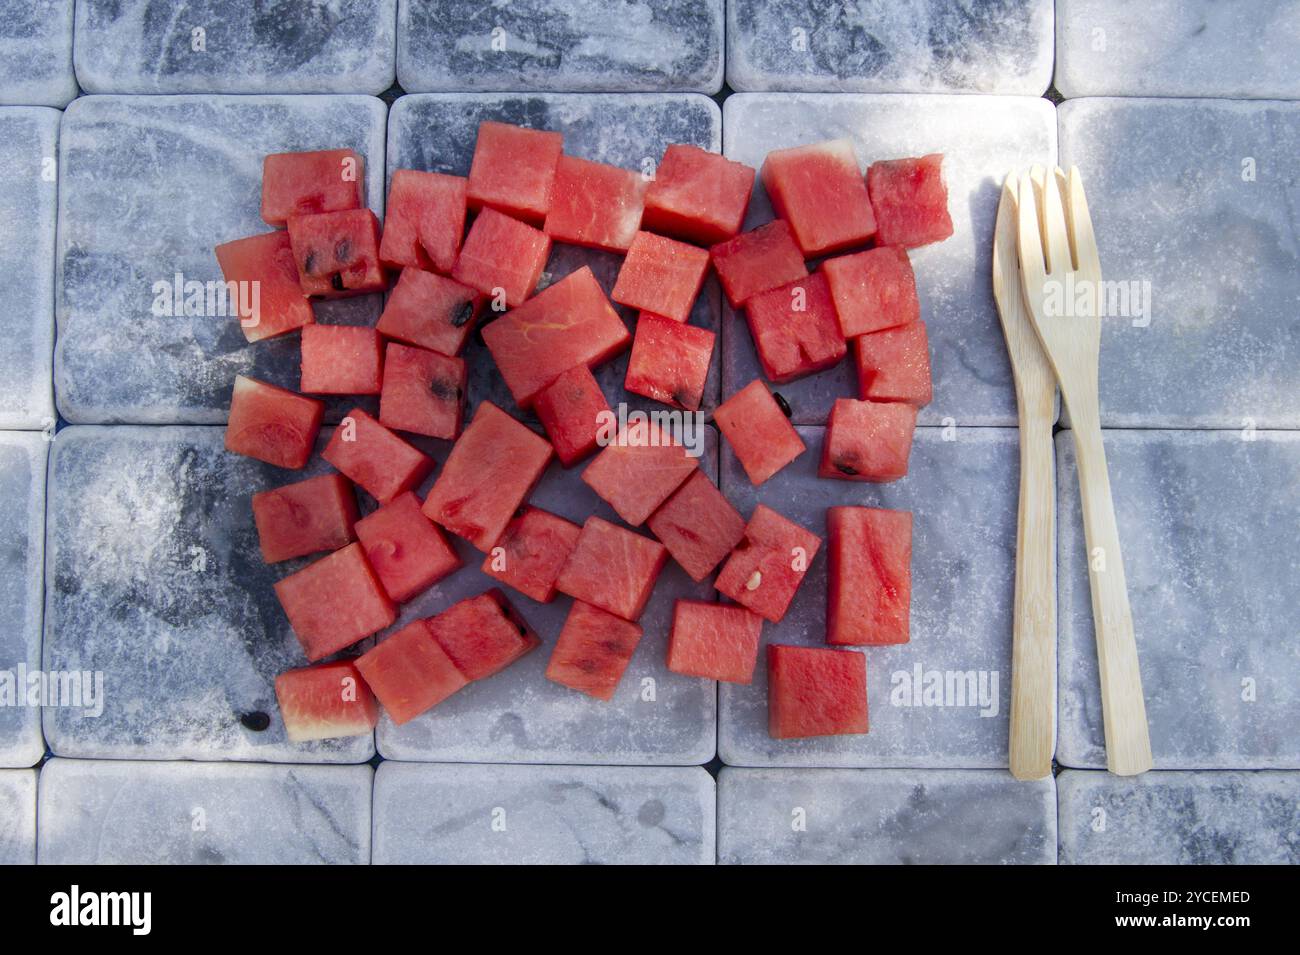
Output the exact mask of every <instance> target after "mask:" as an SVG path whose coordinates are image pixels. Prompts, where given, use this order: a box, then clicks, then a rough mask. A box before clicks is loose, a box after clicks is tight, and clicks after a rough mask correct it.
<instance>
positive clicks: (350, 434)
mask: <svg viewBox="0 0 1300 955" xmlns="http://www.w3.org/2000/svg"><path fill="white" fill-rule="evenodd" d="M321 457H323V458H324V459H325V460H326V461H328V462H329V463H330V464H332V465H334V466H335V467H336V468H338V469H339V470H340V471H342V472H343V473H344V474H346V475H347V476H348V477H350V478H351V479H352V481H353V482H354V483H356V484H359V485H360V486H361V487H362V488H364V489H365V490H366V491H367V492H369V494H370V495H371V497H373V498H374V499H375V500H377V501H378V502H379V503H380V504H386V503H388V502H389V501H391V500H392V499H393V498H395V497H397V495H399V494H401V493H402V492H403V491H410V490H412V489H413V488H416V487H419V485H420V482H421V481H423V480H424V479H425V478H426V477H428V475H429V472H430V471H432V470H433V459H432V458H430V457H429V456H428V455H426V454H424V453H423V452H421V451H420V450H419V449H418V448H415V447H412V446H411V445H409V444H407V443H406V442H405V441H403V440H402V439H401V438H399V437H398V436H397V435H395V434H393V432H391V431H389V430H388V429H387V428H385V427H384V426H383V425H382V424H380V423H379V422H378V421H376V420H375V419H374V418H372V417H370V415H368V414H366V413H365V412H364V411H362V410H361V409H360V408H353V409H352V410H351V411H349V412H348V414H347V417H345V418H344V419H343V420H342V421H341V422H340V423H339V426H338V427H337V428H335V429H334V434H333V435H331V436H330V440H329V444H327V445H326V446H325V450H324V451H323V452H321Z"/></svg>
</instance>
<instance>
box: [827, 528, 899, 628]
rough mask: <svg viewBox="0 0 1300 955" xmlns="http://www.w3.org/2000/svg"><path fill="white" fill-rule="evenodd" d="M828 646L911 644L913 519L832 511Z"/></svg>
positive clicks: (829, 554) (828, 529) (829, 556)
mask: <svg viewBox="0 0 1300 955" xmlns="http://www.w3.org/2000/svg"><path fill="white" fill-rule="evenodd" d="M826 530H827V533H828V534H829V537H830V541H829V544H828V559H827V578H828V584H827V601H826V642H827V643H829V644H831V645H832V646H840V645H852V646H879V645H882V644H890V643H907V641H908V630H909V622H908V619H909V614H910V611H911V602H912V515H911V513H910V512H909V511H887V510H880V509H877V508H873V507H830V508H827V509H826Z"/></svg>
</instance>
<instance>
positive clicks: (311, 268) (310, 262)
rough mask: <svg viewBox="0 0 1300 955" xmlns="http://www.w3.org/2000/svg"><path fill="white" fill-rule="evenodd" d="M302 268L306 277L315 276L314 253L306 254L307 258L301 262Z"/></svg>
mask: <svg viewBox="0 0 1300 955" xmlns="http://www.w3.org/2000/svg"><path fill="white" fill-rule="evenodd" d="M302 268H303V271H304V272H306V273H307V274H308V275H315V274H316V253H315V252H308V253H307V258H306V259H304V260H303V263H302Z"/></svg>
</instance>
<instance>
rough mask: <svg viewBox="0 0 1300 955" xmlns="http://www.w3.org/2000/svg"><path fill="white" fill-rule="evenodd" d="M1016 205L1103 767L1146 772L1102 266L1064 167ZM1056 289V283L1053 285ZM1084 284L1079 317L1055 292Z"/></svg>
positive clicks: (1022, 193) (1075, 181) (1075, 183)
mask: <svg viewBox="0 0 1300 955" xmlns="http://www.w3.org/2000/svg"><path fill="white" fill-rule="evenodd" d="M1035 180H1038V182H1039V183H1040V186H1039V195H1040V196H1041V203H1040V201H1039V198H1038V196H1036V195H1035ZM1063 197H1064V201H1063ZM1017 198H1018V199H1019V210H1018V211H1019V216H1018V225H1019V228H1018V230H1017V243H1016V246H1017V251H1018V252H1019V254H1020V272H1021V275H1020V277H1021V285H1022V287H1023V290H1024V300H1025V306H1026V309H1027V310H1028V312H1029V317H1030V320H1031V321H1032V322H1033V325H1034V328H1035V330H1036V331H1037V332H1038V338H1039V341H1040V342H1041V343H1042V345H1043V351H1044V352H1046V354H1047V360H1048V362H1049V363H1050V364H1051V367H1052V370H1053V371H1054V372H1055V374H1056V380H1057V382H1058V383H1059V384H1060V386H1061V397H1062V398H1063V399H1064V400H1065V405H1066V407H1067V408H1068V409H1069V411H1070V429H1071V433H1072V434H1073V435H1074V446H1075V456H1076V458H1077V459H1078V472H1079V491H1080V498H1081V500H1082V502H1083V530H1084V538H1085V539H1086V541H1087V546H1088V576H1089V581H1090V583H1091V584H1092V616H1093V623H1094V626H1095V628H1096V632H1097V661H1098V664H1099V671H1100V675H1101V705H1102V721H1103V723H1104V725H1105V734H1106V767H1107V769H1109V770H1110V771H1111V772H1112V773H1115V774H1117V775H1120V776H1133V775H1136V774H1138V773H1142V772H1145V771H1146V770H1148V769H1150V768H1151V740H1150V736H1149V731H1148V728H1147V715H1146V704H1145V702H1144V701H1143V698H1142V674H1141V672H1140V671H1139V669H1138V657H1137V641H1136V639H1135V638H1134V634H1133V616H1132V613H1131V612H1130V611H1129V603H1128V588H1127V585H1126V584H1125V581H1124V562H1123V559H1122V558H1121V556H1120V547H1119V530H1118V528H1117V527H1116V524H1115V507H1114V503H1113V502H1112V500H1111V493H1110V477H1109V475H1108V474H1107V471H1106V450H1105V447H1104V446H1103V444H1102V438H1101V414H1100V408H1099V403H1098V397H1097V363H1098V354H1099V349H1100V344H1101V313H1100V302H1101V296H1100V292H1101V287H1102V286H1101V260H1100V258H1099V257H1098V255H1097V241H1096V237H1095V236H1094V235H1093V231H1092V219H1091V217H1090V216H1089V214H1088V203H1087V200H1086V199H1085V197H1084V194H1083V181H1082V179H1081V178H1080V176H1079V170H1078V169H1076V168H1074V167H1071V169H1070V174H1069V177H1068V179H1067V177H1066V176H1065V175H1064V174H1063V173H1061V172H1060V170H1057V171H1056V173H1055V175H1052V176H1046V175H1044V173H1043V171H1042V170H1041V169H1037V168H1036V169H1035V170H1033V171H1032V172H1031V173H1029V174H1022V175H1021V177H1020V183H1019V193H1018V196H1017ZM1053 283H1057V284H1056V286H1055V288H1053ZM1071 283H1072V284H1071ZM1089 284H1091V286H1092V292H1093V295H1092V297H1091V298H1092V303H1091V307H1087V308H1086V309H1085V313H1084V314H1079V306H1087V304H1088V303H1087V301H1086V300H1083V301H1080V300H1079V299H1078V297H1077V296H1068V295H1065V294H1057V295H1053V294H1052V293H1053V292H1056V293H1063V291H1064V289H1067V288H1071V287H1073V288H1076V289H1077V288H1081V287H1085V286H1087V285H1089ZM1049 296H1050V297H1049ZM1053 300H1054V301H1057V302H1061V303H1063V304H1066V305H1068V306H1069V307H1068V308H1066V309H1063V310H1061V311H1064V314H1060V315H1054V314H1051V313H1049V311H1048V308H1047V303H1048V302H1049V301H1053Z"/></svg>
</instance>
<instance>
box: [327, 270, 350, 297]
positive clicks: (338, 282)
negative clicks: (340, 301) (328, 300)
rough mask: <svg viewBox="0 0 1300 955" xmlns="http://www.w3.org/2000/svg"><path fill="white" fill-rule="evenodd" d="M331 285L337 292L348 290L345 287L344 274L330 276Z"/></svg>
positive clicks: (336, 273)
mask: <svg viewBox="0 0 1300 955" xmlns="http://www.w3.org/2000/svg"><path fill="white" fill-rule="evenodd" d="M330 285H331V286H332V287H333V289H334V291H336V292H345V291H347V288H346V287H345V286H344V285H343V273H341V272H335V273H334V274H333V275H331V276H330Z"/></svg>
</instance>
